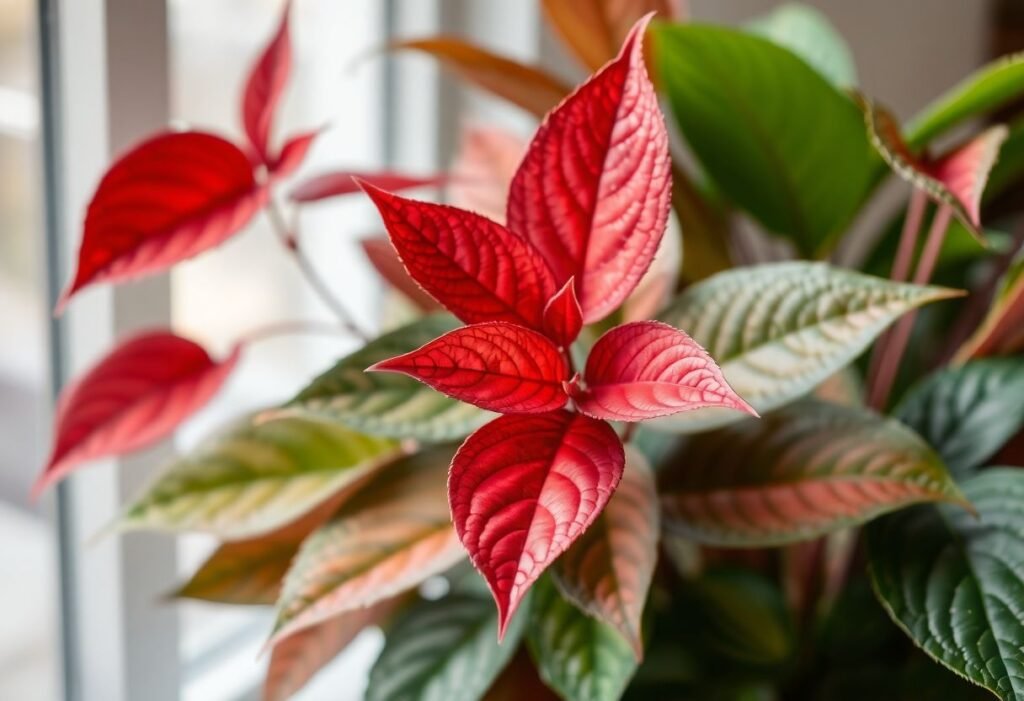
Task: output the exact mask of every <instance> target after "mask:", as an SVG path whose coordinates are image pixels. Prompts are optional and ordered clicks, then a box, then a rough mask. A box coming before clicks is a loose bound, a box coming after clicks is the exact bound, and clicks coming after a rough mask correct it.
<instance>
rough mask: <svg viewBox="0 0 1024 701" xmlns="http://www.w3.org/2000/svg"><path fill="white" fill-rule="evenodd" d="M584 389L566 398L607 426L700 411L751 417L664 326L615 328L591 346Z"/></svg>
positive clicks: (706, 358) (694, 348)
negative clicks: (607, 422) (721, 410)
mask: <svg viewBox="0 0 1024 701" xmlns="http://www.w3.org/2000/svg"><path fill="white" fill-rule="evenodd" d="M583 378H584V382H585V383H586V388H585V389H581V388H580V387H579V386H576V385H574V386H573V387H572V388H571V390H570V393H571V394H572V397H573V399H574V400H576V405H577V407H579V410H580V411H582V412H583V413H585V414H588V415H590V416H594V417H596V418H599V419H608V420H610V421H643V420H644V419H653V418H655V417H658V416H668V415H669V414H675V413H678V412H680V411H688V410H690V409H701V408H704V407H712V406H717V407H727V408H730V409H737V410H739V411H745V412H747V413H749V414H754V415H755V416H756V415H757V413H756V412H755V411H754V410H753V409H752V408H751V407H750V405H748V404H747V403H746V402H745V401H743V400H742V399H740V397H739V396H738V395H737V394H736V393H735V392H734V391H733V390H732V388H731V387H730V386H729V384H728V383H727V382H726V381H725V378H724V377H723V376H722V371H721V369H720V368H719V367H718V365H717V364H716V363H715V361H714V360H713V359H712V358H711V356H710V355H708V354H707V351H705V350H704V349H703V348H701V347H700V346H699V345H698V344H697V343H696V342H694V340H693V339H692V338H690V337H689V336H687V335H686V334H685V333H683V332H682V331H679V330H678V329H675V328H672V327H671V326H669V325H668V324H663V323H661V322H658V321H636V322H633V323H629V324H623V325H622V326H617V327H615V328H614V329H612V330H611V331H609V332H608V333H606V334H604V335H603V336H601V338H599V339H598V340H597V343H595V344H594V348H593V349H592V350H591V351H590V356H589V357H588V358H587V367H586V370H585V372H584V373H583Z"/></svg>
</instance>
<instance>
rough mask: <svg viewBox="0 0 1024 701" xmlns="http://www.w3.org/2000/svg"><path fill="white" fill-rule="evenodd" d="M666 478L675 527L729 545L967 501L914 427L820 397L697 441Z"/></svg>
mask: <svg viewBox="0 0 1024 701" xmlns="http://www.w3.org/2000/svg"><path fill="white" fill-rule="evenodd" d="M659 480H660V487H661V489H660V492H661V494H662V510H663V517H664V520H665V524H666V526H667V527H668V528H671V529H673V530H675V531H677V532H679V533H681V534H684V535H686V536H687V537H689V538H691V539H693V540H697V541H699V542H703V543H711V544H716V545H724V546H760V545H775V544H779V543H786V542H792V541H798V540H806V539H809V538H813V537H816V536H819V535H821V534H823V533H827V532H829V531H833V530H836V529H838V528H842V527H846V526H850V525H855V524H858V523H863V522H864V521H867V520H868V519H871V518H874V517H875V516H878V515H879V514H882V513H885V512H887V511H892V510H894V509H898V508H900V507H903V506H906V505H907V504H913V503H916V502H922V501H941V500H944V501H957V500H960V499H961V496H960V493H959V491H958V490H957V488H956V484H955V483H954V482H953V480H952V478H951V477H950V476H949V473H948V472H947V470H946V468H945V466H944V465H943V464H942V461H941V459H940V458H939V456H938V455H936V454H935V452H934V451H932V450H931V448H929V447H928V446H927V445H926V444H925V443H924V441H922V440H921V439H920V438H919V437H918V436H917V435H916V434H914V433H913V432H912V431H910V430H909V429H907V428H906V427H905V426H902V425H901V424H899V423H898V422H896V421H894V420H892V419H885V418H883V417H881V416H879V415H877V414H874V413H872V412H869V411H867V410H865V409H855V408H853V407H842V406H838V405H835V404H827V403H825V402H817V401H812V400H808V401H805V402H801V403H797V404H792V405H790V406H788V407H786V408H785V409H781V410H779V411H776V412H773V413H771V414H768V415H767V416H765V417H764V418H763V419H761V420H760V421H746V422H743V423H739V424H735V425H733V426H729V427H726V428H722V429H719V430H717V431H712V432H709V433H704V434H701V435H699V436H693V437H691V438H690V440H689V441H688V442H687V443H686V444H685V447H684V448H683V449H682V451H681V452H680V453H679V454H678V456H677V457H676V459H675V460H674V461H673V462H672V464H671V467H670V468H667V471H663V473H662V476H661V477H660V478H659Z"/></svg>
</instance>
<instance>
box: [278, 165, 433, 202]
mask: <svg viewBox="0 0 1024 701" xmlns="http://www.w3.org/2000/svg"><path fill="white" fill-rule="evenodd" d="M360 181H361V182H364V183H369V184H370V185H373V186H374V187H378V188H380V189H382V190H387V191H389V192H401V191H403V190H412V189H414V188H418V187H436V186H437V185H440V184H442V183H443V182H444V181H445V178H444V176H441V175H430V176H425V177H418V176H414V175H405V174H403V173H393V172H390V171H381V172H378V173H363V172H357V171H339V172H336V173H324V174H322V175H317V176H315V177H312V178H310V179H309V180H306V181H305V182H303V183H302V184H301V185H299V186H298V187H297V188H295V189H294V190H293V191H292V193H291V195H290V197H291V200H292V201H293V202H300V203H301V202H316V201H317V200H325V199H327V198H329V197H340V196H342V195H351V194H352V193H354V192H359V191H360V187H359V185H358V184H357V183H358V182H360Z"/></svg>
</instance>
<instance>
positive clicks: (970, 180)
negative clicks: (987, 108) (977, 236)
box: [928, 124, 1009, 229]
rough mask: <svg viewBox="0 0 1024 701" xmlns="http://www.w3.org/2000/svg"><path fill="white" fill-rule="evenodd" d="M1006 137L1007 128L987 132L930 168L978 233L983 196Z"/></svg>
mask: <svg viewBox="0 0 1024 701" xmlns="http://www.w3.org/2000/svg"><path fill="white" fill-rule="evenodd" d="M1007 136H1009V131H1007V129H1006V127H1005V126H1004V125H1001V124H1000V125H998V126H994V127H992V128H990V129H986V130H985V131H984V132H982V133H981V134H979V135H978V136H976V137H975V138H973V139H971V140H970V141H968V142H967V143H966V144H963V145H962V146H960V147H959V148H957V149H956V150H954V151H952V152H951V153H948V154H946V155H945V156H943V157H942V158H940V159H939V160H937V161H935V162H934V163H932V164H930V166H929V168H928V170H929V172H930V173H931V175H932V177H934V178H935V179H936V180H938V181H939V182H941V183H942V184H943V185H945V186H946V189H947V190H949V192H950V194H952V195H953V197H955V198H956V199H957V200H958V201H959V202H960V205H961V206H962V207H963V210H964V214H965V216H966V217H967V219H968V222H967V223H969V224H971V225H973V226H974V228H975V229H980V227H981V195H982V193H984V192H985V183H987V182H988V174H989V173H990V172H991V171H992V166H994V165H995V163H996V158H997V157H998V156H999V149H1000V147H1002V145H1003V142H1004V141H1006V138H1007Z"/></svg>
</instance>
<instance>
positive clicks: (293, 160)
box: [268, 129, 320, 180]
mask: <svg viewBox="0 0 1024 701" xmlns="http://www.w3.org/2000/svg"><path fill="white" fill-rule="evenodd" d="M319 135H320V130H319V129H316V130H314V131H307V132H303V133H301V134H297V135H295V136H293V137H292V138H290V139H288V140H287V141H285V142H284V146H282V147H281V152H280V153H279V154H277V157H276V158H275V159H274V160H273V162H272V163H270V165H269V166H268V168H269V170H270V175H271V177H272V178H274V179H275V180H281V179H282V178H287V177H288V176H289V175H291V174H292V173H294V172H295V171H296V170H298V168H299V166H300V165H302V162H303V161H304V160H306V154H307V153H309V149H310V147H311V146H312V145H313V141H314V140H315V139H316V137H317V136H319Z"/></svg>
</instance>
